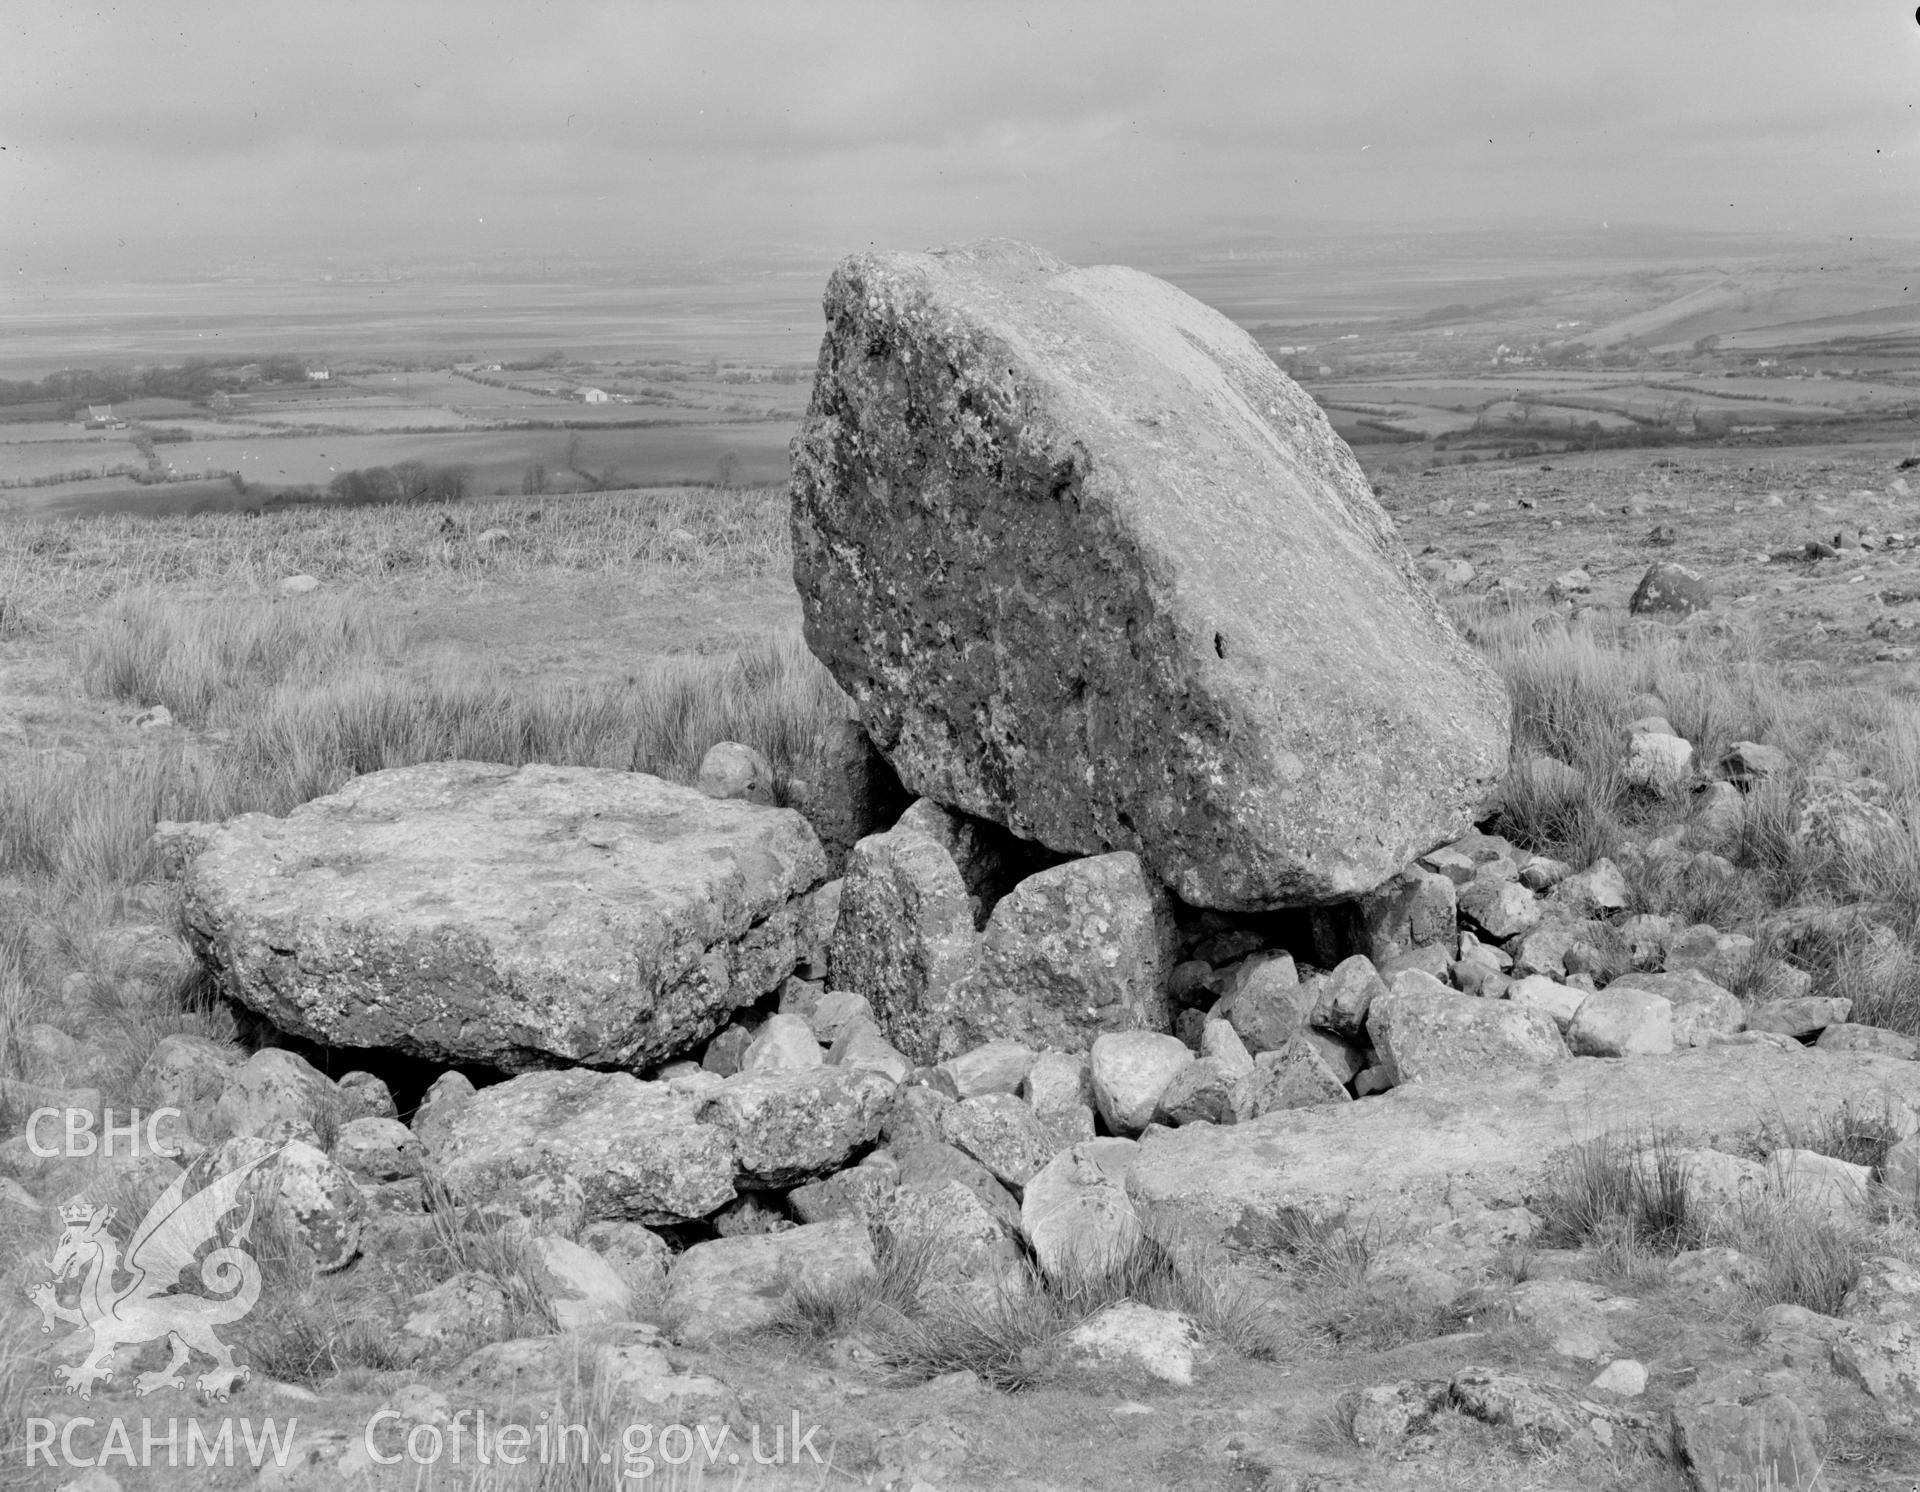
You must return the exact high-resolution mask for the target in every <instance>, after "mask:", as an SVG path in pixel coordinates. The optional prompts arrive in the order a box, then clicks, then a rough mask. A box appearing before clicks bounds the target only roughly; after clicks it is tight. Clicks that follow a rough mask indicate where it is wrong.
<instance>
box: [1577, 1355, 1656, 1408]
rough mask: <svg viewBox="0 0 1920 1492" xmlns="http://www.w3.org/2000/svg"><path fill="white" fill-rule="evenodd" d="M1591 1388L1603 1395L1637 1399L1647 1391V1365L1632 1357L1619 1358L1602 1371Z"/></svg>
mask: <svg viewBox="0 0 1920 1492" xmlns="http://www.w3.org/2000/svg"><path fill="white" fill-rule="evenodd" d="M1589 1387H1592V1388H1596V1389H1598V1390H1599V1391H1600V1392H1601V1393H1603V1394H1617V1395H1618V1396H1619V1397H1621V1398H1623V1399H1637V1398H1639V1397H1640V1395H1642V1394H1643V1393H1645V1392H1646V1391H1647V1368H1646V1364H1645V1363H1641V1362H1636V1361H1634V1359H1632V1358H1631V1357H1617V1358H1615V1359H1614V1360H1613V1361H1612V1362H1610V1363H1608V1364H1607V1365H1606V1366H1605V1367H1604V1368H1602V1369H1601V1370H1600V1373H1599V1376H1598V1377H1596V1378H1595V1379H1594V1380H1593V1382H1592V1383H1591V1384H1590V1385H1589Z"/></svg>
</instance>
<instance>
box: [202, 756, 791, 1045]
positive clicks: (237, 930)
mask: <svg viewBox="0 0 1920 1492" xmlns="http://www.w3.org/2000/svg"><path fill="white" fill-rule="evenodd" d="M825 868H826V866H825V860H824V858H823V856H822V853H821V849H820V844H819V841H818V840H817V839H816V838H815V837H814V833H813V830H812V829H810V828H809V827H808V826H807V823H806V820H804V819H803V818H801V816H800V815H799V814H798V813H795V812H793V811H792V810H790V809H775V808H763V807H758V806H756V805H753V804H750V803H743V802H735V801H721V800H718V799H714V798H709V797H707V796H705V795H704V794H702V793H700V792H697V791H695V790H694V789H693V788H687V787H679V786H676V785H675V784H673V783H670V782H663V781H662V780H660V779H659V778H657V777H649V776H646V775H644V774H642V773H638V772H613V771H599V770H595V769H591V768H586V767H549V766H527V767H520V768H517V769H516V768H513V767H508V766H502V765H498V764H495V763H488V762H436V763H432V764H429V765H425V766H417V767H399V768H394V769H392V770H389V771H384V772H374V773H370V774H368V775H367V776H365V777H357V778H355V779H354V780H353V781H352V782H349V783H348V784H347V785H346V786H345V787H343V788H342V789H341V790H340V791H339V792H337V793H334V794H332V795H331V796H329V797H325V798H317V799H315V800H314V801H313V802H311V803H306V804H303V805H301V806H300V807H298V808H296V809H294V810H293V812H292V813H290V814H288V815H287V817H286V818H284V819H278V818H271V817H269V816H268V815H266V814H259V813H250V814H244V815H242V816H241V817H239V818H236V819H233V820H231V821H230V822H228V823H226V824H223V825H220V826H219V827H217V828H215V829H214V830H213V831H212V833H211V834H210V835H209V836H208V837H207V839H206V841H205V844H204V846H203V848H202V849H201V850H200V851H199V853H198V854H197V855H195V857H194V858H193V859H192V861H191V862H190V863H189V864H188V866H187V868H186V871H185V876H184V881H185V893H186V909H187V919H188V922H189V925H190V926H191V927H192V928H193V929H194V931H195V933H196V935H197V937H198V938H199V939H200V940H202V941H203V942H204V944H205V946H206V951H207V956H208V958H209V960H210V961H211V962H212V964H213V966H214V968H215V970H216V971H217V973H218V975H219V977H220V980H221V983H222V985H223V986H224V987H225V989H226V990H227V992H228V993H230V994H231V995H233V996H234V997H235V998H237V999H239V1000H240V1001H242V1002H243V1003H244V1004H246V1005H248V1006H250V1007H252V1008H253V1009H254V1010H257V1011H259V1012H260V1013H261V1014H263V1015H265V1016H267V1017H269V1018H270V1019H271V1020H272V1021H273V1022H274V1023H275V1024H276V1025H278V1026H279V1027H280V1028H281V1029H282V1030H286V1031H292V1032H295V1033H297V1034H299V1035H301V1036H307V1037H311V1038H312V1039H314V1040H316V1041H322V1042H326V1043H328V1044H329V1045H334V1046H356V1047H390V1048H394V1049H396V1050H399V1051H404V1052H410V1053H414V1054H416V1055H419V1056H423V1057H429V1058H434V1059H436V1060H440V1061H473V1062H484V1063H487V1064H489V1065H491V1066H494V1067H500V1068H506V1069H509V1070H524V1069H528V1068H535V1067H546V1066H554V1065H557V1064H560V1063H591V1064H594V1065H596V1066H606V1067H635V1068H639V1067H646V1066H649V1065H652V1064H654V1063H657V1062H660V1061H663V1060H665V1059H666V1058H669V1057H672V1056H675V1055H677V1054H678V1053H681V1052H684V1051H686V1050H688V1049H689V1048H690V1047H692V1046H694V1045H696V1044H697V1043H699V1042H701V1041H703V1040H705V1039H706V1038H707V1037H708V1036H710V1035H712V1033H713V1032H714V1031H715V1030H717V1029H718V1028H719V1027H720V1026H721V1025H722V1024H723V1023H724V1022H725V1021H726V1019H727V1018H728V1015H729V1014H730V1012H731V1011H732V1010H733V1009H734V1008H735V1007H737V1006H741V1005H746V1004H750V1003H751V1002H752V1001H754V1000H757V999H759V998H760V997H761V996H762V995H764V994H766V993H767V992H768V991H770V990H773V989H776V988H778V986H779V984H780V981H781V980H782V979H784V978H785V977H786V976H787V975H788V974H789V973H791V972H792V970H793V966H794V959H795V939H794V933H795V927H796V924H797V921H798V918H799V913H800V907H801V903H800V902H799V901H798V900H797V898H799V897H800V896H801V895H802V894H803V893H804V892H806V891H807V890H808V889H809V888H810V887H811V886H813V884H814V883H815V882H816V881H818V880H819V879H820V878H821V876H822V874H823V873H824V871H825Z"/></svg>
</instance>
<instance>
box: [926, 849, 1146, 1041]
mask: <svg viewBox="0 0 1920 1492" xmlns="http://www.w3.org/2000/svg"><path fill="white" fill-rule="evenodd" d="M1173 948H1174V927H1173V916H1172V907H1171V902H1170V899H1169V898H1168V896H1167V894H1166V891H1165V890H1164V889H1163V888H1162V887H1160V886H1159V885H1157V884H1155V883H1153V882H1152V881H1150V880H1149V879H1148V877H1147V875H1146V873H1145V871H1144V870H1143V868H1142V867H1141V864H1140V857H1139V856H1138V855H1135V854H1132V853H1130V852H1125V851H1122V852H1119V853H1115V854H1110V855H1094V856H1090V857H1088V858H1086V859H1082V860H1069V861H1067V862H1066V864H1064V865H1057V866H1054V867H1053V868H1052V869H1050V870H1042V871H1039V872H1037V873H1036V874H1034V875H1030V876H1028V877H1027V878H1026V879H1025V880H1023V881H1021V882H1020V883H1019V884H1018V885H1017V886H1015V887H1014V888H1013V890H1012V891H1010V892H1009V893H1008V894H1007V895H1006V896H1004V897H1002V898H1001V900H1000V902H999V903H998V905H996V906H995V907H994V909H993V913H992V915H991V916H990V917H989V918H988V919H987V929H986V933H985V935H984V937H983V938H982V939H981V943H980V957H979V963H978V965H977V966H976V968H975V970H974V971H973V973H972V974H971V975H970V976H968V978H967V979H966V980H965V981H964V982H963V984H962V986H961V987H960V988H957V989H956V990H955V991H954V994H953V1003H954V1007H955V1008H954V1012H953V1016H952V1020H953V1022H954V1025H955V1027H956V1028H957V1032H958V1034H957V1036H956V1037H955V1038H954V1040H956V1041H957V1042H959V1043H960V1045H961V1046H963V1047H970V1046H973V1045H976V1044H978V1043H979V1042H981V1041H983V1040H986V1039H987V1038H989V1037H993V1036H1009V1037H1014V1038H1017V1039H1018V1040H1021V1041H1024V1042H1026V1043H1028V1044H1029V1045H1032V1046H1036V1047H1053V1048H1056V1049H1059V1050H1063V1051H1083V1050H1085V1049H1086V1048H1087V1046H1088V1045H1090V1044H1091V1042H1092V1041H1093V1038H1094V1037H1095V1036H1097V1035H1099V1034H1100V1033H1102V1032H1105V1031H1131V1030H1148V1031H1159V1030H1164V1029H1166V1024H1167V1019H1168V1011H1167V996H1166V990H1167V976H1168V974H1169V972H1170V971H1171V969H1172V967H1173Z"/></svg>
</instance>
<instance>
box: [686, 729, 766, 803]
mask: <svg viewBox="0 0 1920 1492" xmlns="http://www.w3.org/2000/svg"><path fill="white" fill-rule="evenodd" d="M699 788H700V791H701V792H703V793H705V794H706V795H707V796H708V797H709V798H738V799H740V800H741V801H742V802H745V803H758V804H761V805H763V806H764V807H768V808H771V807H772V806H773V763H772V762H770V761H768V760H767V758H766V756H765V755H764V754H763V753H762V752H760V751H758V750H756V749H755V748H754V747H752V746H745V745H742V744H741V743H740V742H738V741H721V742H718V743H717V744H715V745H713V746H710V747H708V748H707V754H706V755H705V756H703V757H701V758H700V778H699Z"/></svg>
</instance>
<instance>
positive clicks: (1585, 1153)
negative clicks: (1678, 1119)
mask: <svg viewBox="0 0 1920 1492" xmlns="http://www.w3.org/2000/svg"><path fill="white" fill-rule="evenodd" d="M1677 1149H1678V1147H1677V1146H1675V1145H1674V1143H1673V1142H1672V1140H1671V1139H1670V1138H1668V1137H1667V1136H1666V1135H1664V1134H1661V1133H1659V1132H1657V1131H1656V1132H1655V1133H1653V1134H1651V1135H1649V1136H1647V1137H1646V1138H1644V1139H1636V1138H1635V1137H1632V1136H1629V1135H1625V1134H1621V1133H1619V1132H1616V1131H1608V1132H1606V1133H1604V1134H1601V1135H1597V1136H1595V1137H1594V1138H1593V1139H1591V1140H1588V1141H1586V1142H1585V1143H1583V1144H1579V1145H1575V1146H1573V1147H1571V1148H1570V1149H1568V1150H1566V1151H1563V1152H1562V1153H1561V1154H1560V1155H1559V1156H1557V1157H1556V1158H1555V1160H1554V1162H1553V1164H1552V1165H1551V1166H1550V1167H1549V1170H1548V1173H1547V1178H1546V1182H1545V1185H1544V1186H1543V1188H1542V1191H1541V1193H1540V1195H1539V1196H1538V1197H1537V1198H1536V1199H1535V1200H1534V1202H1533V1203H1532V1205H1533V1208H1534V1211H1535V1212H1537V1213H1538V1214H1539V1215H1540V1220H1541V1227H1540V1232H1539V1235H1538V1236H1537V1238H1536V1242H1538V1243H1539V1244H1541V1245H1542V1246H1543V1247H1546V1248H1589V1249H1592V1250H1593V1251H1594V1252H1595V1254H1596V1255H1597V1256H1598V1258H1599V1260H1600V1261H1601V1263H1602V1265H1603V1266H1604V1267H1605V1268H1606V1269H1607V1270H1608V1272H1609V1273H1612V1274H1615V1275H1618V1276H1620V1277H1622V1278H1633V1277H1636V1276H1639V1275H1642V1274H1644V1273H1646V1272H1647V1270H1648V1267H1649V1265H1650V1264H1651V1263H1653V1262H1655V1261H1658V1260H1661V1259H1665V1258H1669V1257H1671V1256H1672V1255H1674V1254H1677V1253H1680V1252H1682V1251H1683V1250H1686V1249H1697V1248H1702V1247H1704V1246H1705V1244H1706V1240H1707V1238H1708V1235H1709V1231H1710V1226H1711V1219H1710V1218H1708V1217H1706V1216H1703V1215H1701V1214H1700V1213H1699V1212H1698V1211H1697V1210H1696V1209H1695V1208H1694V1207H1693V1206H1692V1205H1691V1203H1690V1201H1689V1198H1688V1194H1687V1189H1686V1185H1685V1173H1684V1167H1683V1163H1682V1162H1681V1160H1680V1158H1679V1156H1678V1154H1677Z"/></svg>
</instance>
